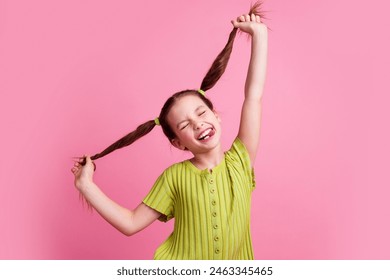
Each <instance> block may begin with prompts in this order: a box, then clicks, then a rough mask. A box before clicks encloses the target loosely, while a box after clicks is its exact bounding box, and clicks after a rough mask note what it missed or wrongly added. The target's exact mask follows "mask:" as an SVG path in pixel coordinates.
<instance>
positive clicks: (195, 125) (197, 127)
mask: <svg viewBox="0 0 390 280" xmlns="http://www.w3.org/2000/svg"><path fill="white" fill-rule="evenodd" d="M202 127H203V122H201V121H196V122H194V129H195V130H199V129H201V128H202Z"/></svg>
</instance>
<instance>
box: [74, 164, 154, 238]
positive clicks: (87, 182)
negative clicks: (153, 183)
mask: <svg viewBox="0 0 390 280" xmlns="http://www.w3.org/2000/svg"><path fill="white" fill-rule="evenodd" d="M93 169H94V168H93V163H92V161H91V158H90V157H87V162H86V164H85V165H84V166H81V165H80V163H79V162H76V163H75V165H74V167H73V168H72V172H73V174H74V175H75V186H76V188H77V189H78V190H79V191H80V192H81V193H82V195H83V196H84V197H85V199H86V200H87V201H88V203H90V204H91V206H92V207H93V208H94V209H95V210H96V211H97V212H98V213H99V214H100V215H101V216H102V217H103V218H104V219H105V220H106V221H107V222H109V223H110V224H111V225H112V226H114V227H115V228H116V229H118V230H119V231H120V232H122V233H123V234H125V235H127V236H130V235H133V234H135V233H137V232H138V231H140V230H142V229H144V228H145V227H147V226H148V225H150V224H151V223H152V222H154V221H155V220H156V219H157V218H158V217H160V215H161V214H160V213H159V212H157V211H155V210H154V209H152V208H150V207H148V206H146V205H145V204H143V203H141V204H139V205H138V206H137V208H135V209H134V210H129V209H127V208H124V207H122V206H120V205H119V204H117V203H116V202H114V201H113V200H111V199H110V198H109V197H107V196H106V195H105V194H104V193H103V192H102V191H101V190H100V188H99V187H98V186H97V185H96V184H95V183H94V182H93V178H92V177H93V172H94V171H93Z"/></svg>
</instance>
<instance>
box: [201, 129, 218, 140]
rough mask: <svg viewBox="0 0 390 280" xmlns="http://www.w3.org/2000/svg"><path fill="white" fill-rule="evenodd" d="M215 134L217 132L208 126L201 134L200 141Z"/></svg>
mask: <svg viewBox="0 0 390 280" xmlns="http://www.w3.org/2000/svg"><path fill="white" fill-rule="evenodd" d="M214 134H215V130H214V129H213V128H208V129H206V130H205V131H203V132H202V133H201V134H200V135H199V137H198V140H200V141H204V140H207V139H209V138H210V137H212V136H213V135H214Z"/></svg>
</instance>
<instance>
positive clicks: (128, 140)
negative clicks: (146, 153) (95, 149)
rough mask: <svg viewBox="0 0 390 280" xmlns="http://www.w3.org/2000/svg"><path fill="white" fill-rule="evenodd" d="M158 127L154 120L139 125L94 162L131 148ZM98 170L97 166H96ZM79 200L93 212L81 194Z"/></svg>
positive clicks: (94, 157)
mask: <svg viewBox="0 0 390 280" xmlns="http://www.w3.org/2000/svg"><path fill="white" fill-rule="evenodd" d="M155 126H156V122H155V121H154V120H152V121H147V122H145V123H143V124H141V125H139V126H138V127H137V128H136V129H135V130H134V131H132V132H130V133H129V134H127V135H125V136H123V137H122V138H120V139H119V140H118V141H116V142H115V143H113V144H111V145H110V146H108V147H107V148H106V149H104V150H103V151H102V152H100V153H98V154H95V155H93V156H92V157H91V159H92V160H95V159H98V158H101V157H104V156H106V155H108V154H110V153H112V152H113V151H115V150H118V149H121V148H123V147H126V146H129V145H131V144H132V143H134V142H135V141H136V140H138V139H139V138H141V137H142V136H145V135H146V134H148V133H149V132H150V131H152V129H153V128H154V127H155ZM86 162H87V161H86V158H85V157H84V158H83V160H82V161H81V162H80V164H81V165H85V164H86ZM95 168H96V166H95ZM79 199H80V200H81V202H82V204H83V205H84V206H87V208H88V210H90V211H92V205H91V204H90V202H89V201H88V200H87V199H86V198H85V197H84V195H83V194H82V193H81V192H80V193H79Z"/></svg>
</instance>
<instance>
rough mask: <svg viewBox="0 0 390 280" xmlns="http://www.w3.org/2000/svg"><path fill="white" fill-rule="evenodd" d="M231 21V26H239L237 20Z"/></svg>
mask: <svg viewBox="0 0 390 280" xmlns="http://www.w3.org/2000/svg"><path fill="white" fill-rule="evenodd" d="M231 23H232V24H233V26H234V27H235V28H239V27H240V23H239V22H238V21H237V20H235V19H234V20H232V21H231Z"/></svg>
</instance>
